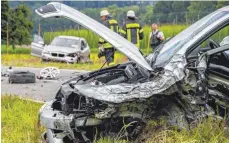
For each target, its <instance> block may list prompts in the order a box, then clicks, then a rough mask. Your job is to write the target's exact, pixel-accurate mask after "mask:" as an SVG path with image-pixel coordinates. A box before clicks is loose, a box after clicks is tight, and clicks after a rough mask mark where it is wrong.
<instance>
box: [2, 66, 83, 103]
mask: <svg viewBox="0 0 229 143" xmlns="http://www.w3.org/2000/svg"><path fill="white" fill-rule="evenodd" d="M6 68H8V67H2V71H3V70H5V69H6ZM13 70H14V71H15V70H20V71H30V72H34V73H35V74H36V75H39V73H40V70H41V68H27V67H21V68H19V67H13ZM82 72H86V71H79V70H78V71H76V70H66V69H60V74H59V75H58V77H57V78H56V79H55V80H44V79H42V80H39V79H36V83H32V84H31V83H30V84H9V83H8V77H3V76H2V77H1V93H2V95H3V94H12V95H18V96H21V97H22V98H27V99H32V100H38V101H49V100H51V99H52V98H53V97H54V95H55V94H56V92H57V90H58V88H59V87H60V85H61V84H62V83H63V82H65V81H66V80H68V79H70V78H72V77H75V76H77V75H78V74H80V73H82Z"/></svg>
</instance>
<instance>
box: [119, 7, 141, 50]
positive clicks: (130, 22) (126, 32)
mask: <svg viewBox="0 0 229 143" xmlns="http://www.w3.org/2000/svg"><path fill="white" fill-rule="evenodd" d="M119 32H120V34H121V35H122V36H123V37H124V38H126V39H127V40H128V41H130V42H132V43H133V44H135V45H136V46H137V47H138V48H139V47H140V40H142V39H143V37H144V33H143V28H142V26H141V24H140V23H139V22H138V21H137V17H136V16H135V13H134V11H133V10H129V11H128V12H127V19H126V22H125V23H124V24H123V27H122V29H120V31H119Z"/></svg>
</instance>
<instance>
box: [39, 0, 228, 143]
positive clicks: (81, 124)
mask: <svg viewBox="0 0 229 143" xmlns="http://www.w3.org/2000/svg"><path fill="white" fill-rule="evenodd" d="M36 12H37V14H39V15H40V16H41V17H43V18H48V17H60V16H63V17H66V18H68V19H71V20H73V21H75V22H77V23H78V24H80V25H82V26H84V27H86V28H88V29H90V30H92V31H94V32H95V33H96V34H98V35H99V36H101V37H102V38H104V39H105V40H106V41H108V42H109V43H111V44H112V45H113V46H114V47H115V48H116V49H117V50H118V51H120V52H122V53H123V54H125V55H126V56H127V57H128V58H129V59H130V61H128V62H126V63H123V64H119V65H116V66H113V67H108V68H104V69H100V70H97V71H93V72H89V73H86V74H82V75H80V76H78V77H75V78H72V79H70V80H69V81H67V82H65V83H64V84H62V86H61V87H60V89H59V90H58V92H57V94H56V96H55V98H54V99H53V100H52V101H50V102H47V103H46V104H45V105H44V106H43V107H42V108H41V109H40V112H39V120H40V123H41V125H42V126H44V127H45V128H47V132H46V133H45V134H44V136H43V137H44V139H45V140H46V141H47V142H49V143H53V142H58V143H63V142H93V141H94V140H96V139H98V138H100V137H104V136H109V137H116V136H120V134H121V133H122V134H123V135H121V136H123V137H124V138H126V139H128V140H134V139H135V138H136V137H137V136H138V135H139V134H140V132H141V131H142V129H143V128H144V126H145V125H146V123H147V121H149V120H159V119H160V117H165V119H166V121H167V124H168V125H169V126H177V127H178V128H180V129H189V128H190V124H191V123H193V122H194V123H195V122H198V121H199V120H200V119H201V118H204V117H208V116H216V115H220V116H219V117H221V118H223V117H226V116H227V111H228V108H229V94H228V93H229V42H227V40H228V37H227V36H228V35H223V36H222V34H220V35H221V36H218V35H219V33H220V32H222V31H226V30H229V6H227V7H224V8H222V9H219V10H217V11H215V12H213V13H211V14H209V15H207V16H206V17H204V18H202V19H201V20H199V21H197V22H196V23H194V24H193V25H191V26H190V27H189V28H187V29H185V30H184V31H182V32H181V33H179V34H178V35H176V36H175V37H173V38H171V39H170V40H168V41H166V42H165V43H162V44H161V45H159V46H158V47H157V49H156V50H155V51H154V52H153V53H152V54H149V55H147V56H145V57H144V56H143V55H142V54H141V52H140V51H139V49H138V48H137V47H135V45H134V44H132V43H130V42H129V41H127V40H126V39H124V38H123V37H121V36H120V35H118V34H117V33H115V32H112V31H111V30H109V29H108V28H106V27H105V26H103V25H102V24H100V23H99V22H97V21H95V20H93V19H92V18H90V17H88V16H86V15H84V14H82V13H80V12H79V11H77V10H75V9H73V8H70V7H68V6H66V5H64V4H60V3H55V2H53V3H49V4H48V5H46V6H43V7H41V8H39V9H37V10H36ZM222 33H226V34H228V32H222ZM215 37H217V38H218V40H219V42H220V41H222V40H223V39H224V40H223V41H222V42H221V43H220V44H219V42H217V41H216V40H212V39H213V38H215ZM225 37H226V38H225ZM216 110H218V112H216ZM217 117H218V116H217Z"/></svg>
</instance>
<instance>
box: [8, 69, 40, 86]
mask: <svg viewBox="0 0 229 143" xmlns="http://www.w3.org/2000/svg"><path fill="white" fill-rule="evenodd" d="M8 82H9V83H10V84H11V83H35V82H36V75H35V73H32V72H24V71H14V72H12V73H10V75H9V79H8Z"/></svg>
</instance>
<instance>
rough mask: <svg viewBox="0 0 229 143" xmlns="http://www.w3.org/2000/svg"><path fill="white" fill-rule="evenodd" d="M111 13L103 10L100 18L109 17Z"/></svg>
mask: <svg viewBox="0 0 229 143" xmlns="http://www.w3.org/2000/svg"><path fill="white" fill-rule="evenodd" d="M109 14H110V13H109V12H108V11H107V10H102V11H101V12H100V17H101V16H105V15H109Z"/></svg>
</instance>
